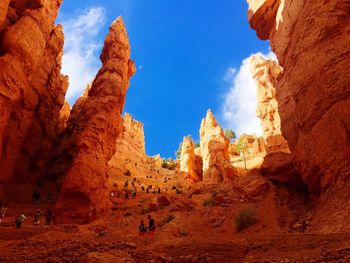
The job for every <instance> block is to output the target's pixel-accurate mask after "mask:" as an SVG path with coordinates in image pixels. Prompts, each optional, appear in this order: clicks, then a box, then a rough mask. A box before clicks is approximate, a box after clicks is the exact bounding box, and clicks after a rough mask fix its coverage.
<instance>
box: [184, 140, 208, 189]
mask: <svg viewBox="0 0 350 263" xmlns="http://www.w3.org/2000/svg"><path fill="white" fill-rule="evenodd" d="M202 164H203V161H202V158H201V157H200V156H198V155H196V154H195V152H194V143H193V141H192V140H191V138H189V137H184V139H183V142H182V147H181V154H180V172H184V173H186V174H188V176H189V179H190V180H191V181H192V182H193V183H197V182H199V181H201V180H202Z"/></svg>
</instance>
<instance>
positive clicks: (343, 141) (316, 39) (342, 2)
mask: <svg viewBox="0 0 350 263" xmlns="http://www.w3.org/2000/svg"><path fill="white" fill-rule="evenodd" d="M248 2H250V4H251V7H250V10H249V13H248V16H249V22H250V24H251V26H252V27H253V28H254V29H255V30H256V31H257V34H258V36H259V37H260V38H261V39H270V43H271V47H272V49H273V51H274V52H275V53H276V55H277V58H278V61H279V62H280V64H281V66H282V67H283V74H282V75H281V78H280V80H279V81H278V83H277V85H276V91H277V100H278V103H279V112H280V117H281V127H282V132H283V135H284V136H285V138H286V139H287V141H288V144H289V147H290V150H291V153H292V155H293V159H294V163H295V164H296V165H297V168H298V170H299V172H300V173H301V174H302V176H303V180H304V181H305V182H306V184H307V185H308V187H309V190H310V191H311V192H313V193H320V192H323V191H325V190H326V189H327V188H329V187H330V186H334V185H337V184H339V185H342V184H343V182H344V181H345V180H348V179H349V177H350V159H349V156H350V132H349V131H350V114H349V109H350V89H349V77H348V70H347V69H348V65H349V64H350V56H349V41H350V15H349V10H350V2H349V1H347V0H335V1H316V2H315V1H302V0H293V1H292V0H265V1H262V0H261V1H258V2H255V1H254V2H255V3H254V4H253V1H248ZM310 156H312V158H310Z"/></svg>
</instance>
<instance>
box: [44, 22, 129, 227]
mask: <svg viewBox="0 0 350 263" xmlns="http://www.w3.org/2000/svg"><path fill="white" fill-rule="evenodd" d="M101 61H102V67H101V69H100V70H99V72H98V73H97V75H96V77H95V79H94V81H93V83H92V85H91V87H90V88H89V89H87V92H86V93H85V94H84V95H83V96H82V97H81V98H80V99H79V100H78V101H77V103H76V104H75V105H74V107H73V109H72V111H71V114H70V117H69V120H68V124H67V128H66V130H65V132H64V134H63V137H62V140H61V142H60V146H59V147H58V149H57V151H56V152H55V154H54V156H53V158H52V160H51V163H50V166H51V169H50V175H51V177H52V178H54V179H58V178H60V179H61V180H63V183H62V186H61V194H60V198H59V200H58V202H57V204H56V211H55V213H56V220H57V222H61V223H67V222H78V223H86V222H89V221H91V220H92V219H94V218H96V217H97V216H98V215H100V214H101V213H103V212H104V211H106V209H107V208H108V206H109V203H108V192H107V183H108V176H107V168H108V165H107V162H108V161H109V160H110V158H111V157H112V155H113V154H114V153H115V149H116V144H115V142H116V140H117V137H118V136H119V135H120V134H121V133H122V132H123V127H122V117H121V114H122V109H123V107H124V103H125V96H126V92H127V89H128V86H129V79H130V77H131V76H132V75H133V74H134V72H135V66H134V63H133V61H131V60H130V46H129V41H128V37H127V33H126V30H125V26H124V24H123V21H122V19H121V18H118V19H117V20H116V21H114V22H113V24H112V25H111V27H110V29H109V33H108V35H107V38H106V40H105V43H104V48H103V50H102V54H101ZM62 175H63V177H62Z"/></svg>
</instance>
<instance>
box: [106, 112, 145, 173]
mask: <svg viewBox="0 0 350 263" xmlns="http://www.w3.org/2000/svg"><path fill="white" fill-rule="evenodd" d="M115 145H116V152H115V153H114V155H113V157H112V158H111V160H110V161H109V162H108V165H109V167H110V174H113V175H117V176H121V175H123V174H125V173H126V172H127V171H129V172H130V173H131V175H132V176H134V175H136V174H138V175H141V174H142V173H145V171H144V168H145V164H146V160H147V158H146V149H145V135H144V129H143V124H142V123H141V122H139V121H137V120H134V119H133V118H132V116H131V115H130V114H128V113H125V115H124V117H123V132H122V134H121V135H120V136H119V137H118V138H117V140H116V142H115Z"/></svg>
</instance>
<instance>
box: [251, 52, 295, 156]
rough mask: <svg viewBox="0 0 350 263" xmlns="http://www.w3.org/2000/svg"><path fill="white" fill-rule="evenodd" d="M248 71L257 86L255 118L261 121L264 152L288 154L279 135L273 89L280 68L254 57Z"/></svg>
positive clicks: (261, 58)
mask: <svg viewBox="0 0 350 263" xmlns="http://www.w3.org/2000/svg"><path fill="white" fill-rule="evenodd" d="M250 70H251V73H252V76H253V78H254V79H255V81H256V86H257V97H258V107H257V116H258V117H259V118H260V119H261V126H262V129H263V134H264V138H265V141H266V151H267V153H269V152H274V151H285V152H289V148H288V143H287V141H286V140H285V138H284V137H283V135H282V133H281V119H280V116H279V113H278V102H277V98H276V88H275V86H276V84H277V82H278V78H279V76H280V75H281V74H282V68H281V67H280V66H279V65H278V64H277V63H276V62H275V61H273V60H270V59H264V58H263V57H261V56H259V55H255V56H253V57H252V58H251V60H250Z"/></svg>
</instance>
